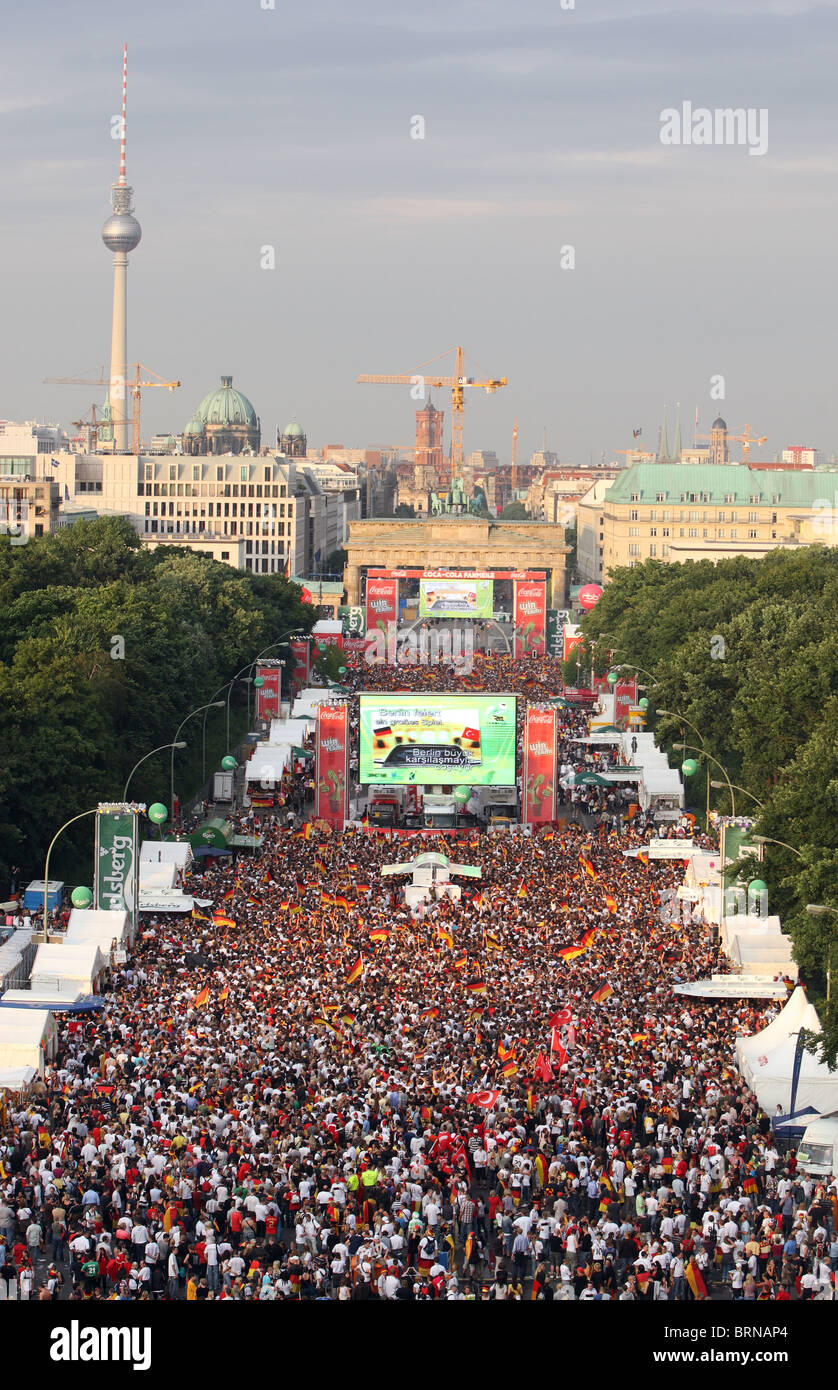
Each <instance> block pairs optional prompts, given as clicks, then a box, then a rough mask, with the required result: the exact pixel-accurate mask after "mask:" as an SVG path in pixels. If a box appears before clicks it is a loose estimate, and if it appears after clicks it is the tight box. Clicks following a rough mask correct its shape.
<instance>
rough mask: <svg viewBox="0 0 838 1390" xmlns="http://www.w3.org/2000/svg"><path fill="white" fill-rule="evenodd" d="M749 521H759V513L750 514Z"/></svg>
mask: <svg viewBox="0 0 838 1390" xmlns="http://www.w3.org/2000/svg"><path fill="white" fill-rule="evenodd" d="M748 520H749V521H759V512H748Z"/></svg>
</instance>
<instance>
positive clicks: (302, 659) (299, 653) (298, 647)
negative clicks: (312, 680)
mask: <svg viewBox="0 0 838 1390" xmlns="http://www.w3.org/2000/svg"><path fill="white" fill-rule="evenodd" d="M289 646H290V648H291V655H292V656H293V658H294V671H293V674H292V676H291V684H292V686H293V688H294V690H302V689H303V688H304V687H305V686H307V685H308V677H309V672H310V670H311V667H310V660H311V652H310V649H309V643H308V638H307V637H301V638H298V639H297V641H296V642H291V643H289Z"/></svg>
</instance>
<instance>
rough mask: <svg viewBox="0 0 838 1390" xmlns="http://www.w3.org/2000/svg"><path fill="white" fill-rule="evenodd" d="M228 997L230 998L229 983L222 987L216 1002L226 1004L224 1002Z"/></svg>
mask: <svg viewBox="0 0 838 1390" xmlns="http://www.w3.org/2000/svg"><path fill="white" fill-rule="evenodd" d="M229 998H230V986H229V985H225V986H224V988H223V989H222V991H221V993H220V994H219V996H218V1002H219V1004H226V1002H227V1000H228V999H229Z"/></svg>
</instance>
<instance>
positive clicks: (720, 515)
mask: <svg viewBox="0 0 838 1390" xmlns="http://www.w3.org/2000/svg"><path fill="white" fill-rule="evenodd" d="M724 519H725V514H724V512H718V513H717V515H716V520H717V521H724Z"/></svg>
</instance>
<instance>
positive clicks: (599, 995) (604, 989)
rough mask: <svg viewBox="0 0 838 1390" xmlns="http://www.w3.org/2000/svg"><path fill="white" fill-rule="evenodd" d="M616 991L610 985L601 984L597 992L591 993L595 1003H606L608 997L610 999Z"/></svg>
mask: <svg viewBox="0 0 838 1390" xmlns="http://www.w3.org/2000/svg"><path fill="white" fill-rule="evenodd" d="M613 993H614V991H613V989H612V988H611V986H610V985H600V987H599V989H598V990H597V991H596V993H594V994H592V995H591V998H592V999H593V1001H594V1003H595V1004H604V1003H605V1001H606V999H610V998H611V995H612V994H613Z"/></svg>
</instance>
